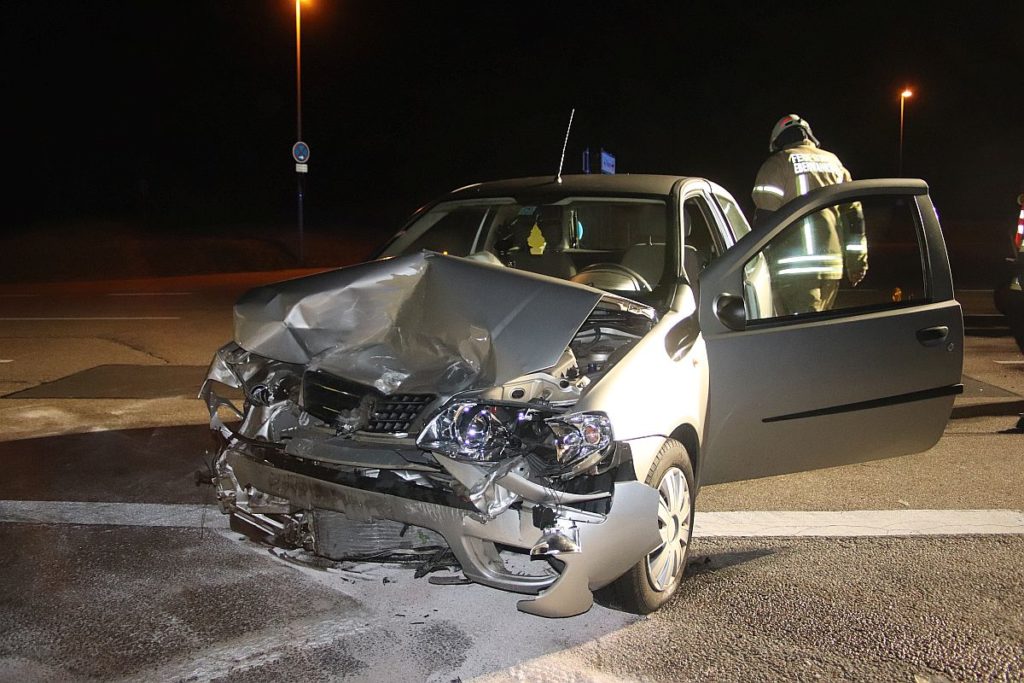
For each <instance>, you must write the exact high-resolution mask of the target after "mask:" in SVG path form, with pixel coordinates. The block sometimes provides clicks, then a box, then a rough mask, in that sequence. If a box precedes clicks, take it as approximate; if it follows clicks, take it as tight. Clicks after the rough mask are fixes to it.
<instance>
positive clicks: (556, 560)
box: [218, 441, 661, 617]
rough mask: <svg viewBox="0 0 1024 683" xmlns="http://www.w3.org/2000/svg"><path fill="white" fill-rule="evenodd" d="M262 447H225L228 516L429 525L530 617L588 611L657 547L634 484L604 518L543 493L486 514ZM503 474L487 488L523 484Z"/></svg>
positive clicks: (648, 498)
mask: <svg viewBox="0 0 1024 683" xmlns="http://www.w3.org/2000/svg"><path fill="white" fill-rule="evenodd" d="M262 450H263V449H260V448H258V447H254V446H252V445H251V444H246V443H241V442H238V441H235V442H234V443H232V444H230V445H228V446H227V447H226V448H225V449H224V450H223V452H222V454H221V458H220V460H219V463H218V469H219V477H218V489H219V490H218V493H219V495H220V498H221V502H222V506H223V507H224V510H225V512H228V513H231V514H233V515H235V516H237V517H238V518H239V519H246V520H250V522H255V523H256V524H257V526H258V525H259V519H265V520H269V518H266V517H263V516H262V515H259V514H256V515H255V516H254V514H253V513H258V510H259V509H275V508H274V506H278V508H280V509H281V511H286V510H287V511H288V512H297V511H316V510H328V511H334V512H340V513H343V514H344V515H345V517H347V518H348V519H349V520H351V521H355V522H367V523H368V522H374V521H381V520H390V521H391V522H398V523H402V524H408V525H412V526H415V527H423V528H425V529H429V530H431V531H433V532H436V533H437V534H439V535H440V536H441V537H443V538H444V541H445V542H446V543H447V545H448V546H449V548H450V549H451V551H452V554H453V555H454V556H455V558H456V559H457V560H458V562H459V564H460V565H461V567H462V571H463V573H464V574H465V576H466V577H467V578H468V579H470V580H472V581H475V582H477V583H481V584H484V585H487V586H491V587H493V588H498V589H501V590H507V591H513V592H516V593H523V594H527V595H530V596H532V597H530V598H526V599H523V600H520V601H519V602H518V603H517V607H518V608H519V609H520V610H521V611H523V612H527V613H529V614H535V615H539V616H546V617H568V616H573V615H576V614H581V613H583V612H586V611H587V610H588V609H590V607H591V605H592V604H593V593H592V591H594V590H596V589H598V588H601V587H603V586H605V585H607V584H608V583H610V582H612V581H613V580H615V579H616V578H618V577H619V576H621V575H622V574H624V573H625V572H626V571H627V570H628V569H629V568H630V567H631V566H633V565H634V564H636V563H637V562H639V561H640V560H642V559H643V558H644V557H645V556H646V555H647V554H648V553H649V552H651V551H652V550H654V549H655V548H656V547H657V546H658V545H659V544H660V543H661V538H660V535H659V534H658V531H657V524H656V523H655V520H656V519H657V510H658V499H659V496H658V492H657V491H656V490H655V489H653V488H651V487H650V486H647V485H646V484H643V483H640V482H637V481H620V482H615V483H614V484H612V491H611V494H612V495H611V506H610V508H609V509H608V511H607V513H605V514H598V513H594V512H587V511H584V510H581V509H579V508H576V507H570V506H567V505H559V504H557V503H556V502H552V501H551V500H550V495H547V496H545V497H544V498H543V499H542V498H541V496H537V497H536V499H535V500H530V497H529V493H527V495H524V496H523V500H522V504H521V505H517V506H513V507H510V508H509V509H506V510H505V511H504V512H501V513H500V514H497V515H495V516H493V517H488V516H485V515H482V514H480V513H479V512H478V511H477V510H475V509H472V508H471V507H468V506H467V507H458V506H455V505H451V504H448V503H446V502H444V501H443V500H422V499H416V498H413V497H407V496H405V495H401V494H399V493H396V492H388V493H384V492H381V491H376V490H372V489H369V488H361V487H357V486H354V485H349V484H348V483H341V482H340V481H337V480H335V481H332V480H330V477H323V476H319V475H318V474H316V473H315V472H312V471H311V467H313V466H312V465H311V464H310V463H309V462H308V461H303V460H301V459H298V458H293V457H291V456H287V455H283V454H282V455H281V456H279V457H276V458H270V459H268V458H267V457H264V455H263V454H262V453H261V451H262ZM271 460H273V462H271ZM290 463H295V465H296V466H295V467H292V466H291V465H290ZM299 464H302V467H299V466H298V465H299ZM508 476H509V480H508V481H507V482H504V481H503V479H502V478H499V479H496V480H495V481H494V482H493V484H494V485H498V486H501V485H503V484H504V485H507V486H512V487H515V488H518V489H522V488H523V487H522V485H521V484H522V482H521V481H514V480H513V478H514V477H515V475H514V474H509V475H508ZM548 491H549V494H550V490H548ZM239 492H245V493H244V495H241V496H239V495H238V494H239ZM252 501H257V503H258V504H257V505H252ZM260 504H263V505H269V506H270V507H267V508H260V507H259V505H260ZM282 506H284V507H282ZM314 513H315V512H314ZM264 531H270V530H269V529H264ZM282 531H283V530H282ZM570 541H571V542H570ZM503 549H514V550H515V551H519V552H520V553H526V554H529V553H531V551H532V552H533V553H534V557H535V558H536V557H538V556H539V557H542V558H548V559H551V560H553V561H551V562H550V564H551V565H552V566H553V567H554V568H555V569H556V571H557V574H555V575H552V574H550V573H544V574H542V575H530V574H524V573H520V572H517V571H514V570H513V569H510V568H509V567H508V566H507V565H506V562H505V561H504V560H503V558H502V553H501V552H500V551H501V550H503Z"/></svg>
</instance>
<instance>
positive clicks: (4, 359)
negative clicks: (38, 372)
mask: <svg viewBox="0 0 1024 683" xmlns="http://www.w3.org/2000/svg"><path fill="white" fill-rule="evenodd" d="M13 362H14V359H13V358H0V363H13Z"/></svg>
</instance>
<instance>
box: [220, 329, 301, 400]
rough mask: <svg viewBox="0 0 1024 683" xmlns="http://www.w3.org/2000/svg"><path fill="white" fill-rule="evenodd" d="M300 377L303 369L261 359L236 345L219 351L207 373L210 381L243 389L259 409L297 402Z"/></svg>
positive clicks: (232, 343)
mask: <svg viewBox="0 0 1024 683" xmlns="http://www.w3.org/2000/svg"><path fill="white" fill-rule="evenodd" d="M300 377H301V367H299V366H296V365H292V364H290V363H283V362H281V361H277V360H273V359H272V358H264V357H263V356H258V355H256V354H255V353H250V352H249V351H246V350H245V349H243V348H242V347H241V346H239V345H238V344H236V343H234V342H230V343H228V344H225V345H224V346H222V347H221V348H220V349H218V350H217V354H216V355H215V356H214V357H213V362H211V364H210V369H209V371H208V372H207V379H209V380H213V381H216V382H220V383H221V384H226V385H227V386H229V387H235V388H238V389H242V390H243V391H244V392H245V398H246V400H247V401H248V402H249V403H251V404H253V405H257V406H269V405H271V404H273V403H276V402H278V401H281V400H284V399H292V400H293V401H294V400H297V397H298V393H297V392H298V388H299V382H300Z"/></svg>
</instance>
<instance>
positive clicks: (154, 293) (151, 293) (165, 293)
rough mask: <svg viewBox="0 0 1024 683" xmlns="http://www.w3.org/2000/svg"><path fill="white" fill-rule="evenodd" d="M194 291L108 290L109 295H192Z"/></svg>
mask: <svg viewBox="0 0 1024 683" xmlns="http://www.w3.org/2000/svg"><path fill="white" fill-rule="evenodd" d="M191 294H192V292H108V293H107V296H190V295H191Z"/></svg>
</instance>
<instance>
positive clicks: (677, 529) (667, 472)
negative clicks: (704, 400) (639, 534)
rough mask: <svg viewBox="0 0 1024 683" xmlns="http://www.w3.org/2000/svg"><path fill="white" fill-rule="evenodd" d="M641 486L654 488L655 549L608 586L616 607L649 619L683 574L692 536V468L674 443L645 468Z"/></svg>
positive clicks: (666, 445)
mask: <svg viewBox="0 0 1024 683" xmlns="http://www.w3.org/2000/svg"><path fill="white" fill-rule="evenodd" d="M646 483H647V484H648V485H649V486H652V487H654V488H656V489H658V496H659V501H658V518H657V524H658V533H659V534H660V535H661V545H659V546H658V547H657V548H655V549H654V550H652V551H651V552H650V553H649V554H648V555H647V557H645V558H643V559H642V560H640V561H639V562H637V563H636V564H635V565H633V567H632V568H631V569H630V570H629V571H628V572H626V573H625V574H623V575H622V576H621V577H620V578H619V579H617V580H616V581H615V582H614V583H613V584H612V586H611V587H612V589H613V592H614V593H615V595H616V597H617V598H618V600H617V602H618V603H619V605H620V606H621V607H622V608H623V609H625V610H626V611H628V612H635V613H637V614H649V613H651V612H653V611H655V610H657V609H658V608H660V607H661V606H662V605H664V604H665V603H666V602H668V600H669V598H671V597H672V596H673V595H675V592H676V590H677V589H678V588H679V584H680V582H681V581H682V579H683V573H684V572H685V571H686V561H687V558H688V557H689V555H690V538H691V537H692V535H693V511H694V508H693V499H694V495H695V493H696V492H695V491H694V486H693V467H692V466H691V465H690V458H689V455H688V454H687V452H686V448H684V447H683V445H682V444H681V443H679V442H678V441H674V440H672V439H669V440H668V441H666V442H665V445H664V446H662V448H661V451H659V453H658V456H657V457H656V458H655V459H654V463H653V464H652V465H651V471H650V472H649V473H648V475H647V478H646Z"/></svg>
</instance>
